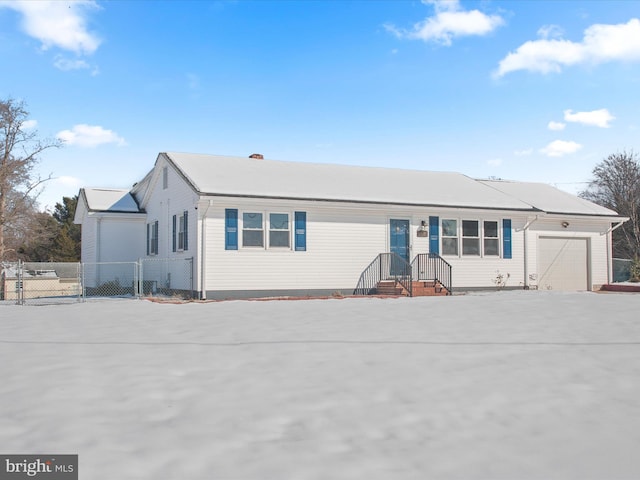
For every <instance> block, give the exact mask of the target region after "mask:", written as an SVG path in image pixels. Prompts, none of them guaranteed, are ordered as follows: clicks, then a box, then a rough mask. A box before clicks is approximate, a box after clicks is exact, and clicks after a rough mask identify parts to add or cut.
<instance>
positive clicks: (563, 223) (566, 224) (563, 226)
mask: <svg viewBox="0 0 640 480" xmlns="http://www.w3.org/2000/svg"><path fill="white" fill-rule="evenodd" d="M568 226H569V222H567V221H566V220H565V221H564V222H562V228H567V227H568Z"/></svg>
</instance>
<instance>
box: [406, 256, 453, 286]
mask: <svg viewBox="0 0 640 480" xmlns="http://www.w3.org/2000/svg"><path fill="white" fill-rule="evenodd" d="M451 270H452V269H451V265H450V264H449V263H448V262H447V261H446V260H445V259H444V258H442V257H441V256H440V255H438V254H437V253H419V254H418V255H416V257H415V258H414V259H413V261H412V262H411V271H412V278H413V280H414V281H433V282H438V283H440V285H442V286H443V287H444V288H445V289H446V290H447V295H451V293H452V291H453V285H452V283H451Z"/></svg>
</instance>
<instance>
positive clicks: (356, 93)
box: [0, 0, 640, 206]
mask: <svg viewBox="0 0 640 480" xmlns="http://www.w3.org/2000/svg"><path fill="white" fill-rule="evenodd" d="M639 19H640V2H636V1H615V0H609V1H584V2H581V1H575V0H573V1H564V2H563V1H544V0H538V1H534V0H530V1H491V0H486V1H480V2H475V1H464V0H460V1H422V2H421V1H383V0H377V1H376V0H371V1H365V0H361V1H338V0H331V1H321V0H317V1H294V0H289V1H266V0H262V1H258V0H255V1H216V2H206V1H180V2H177V1H176V2H174V1H168V0H165V1H156V2H153V1H126V0H118V1H77V2H76V1H37V0H27V1H18V0H10V1H4V0H0V62H1V64H2V65H3V68H2V75H0V98H7V97H12V98H16V99H21V100H24V101H25V102H26V103H27V105H28V109H29V111H30V112H31V117H30V125H28V126H29V127H31V126H33V128H37V130H38V132H39V134H40V135H41V136H43V137H50V138H55V137H57V138H60V139H61V140H63V141H64V142H65V147H64V148H61V149H58V150H50V151H47V152H45V153H44V154H43V155H42V157H41V162H40V164H39V166H38V171H39V172H40V173H41V174H42V175H43V176H46V175H48V174H50V173H52V174H53V176H54V177H56V178H55V179H54V180H52V181H50V182H49V183H48V186H47V188H46V189H45V191H44V192H43V193H42V195H41V197H40V200H41V204H42V205H43V206H47V205H53V204H55V202H56V201H59V200H60V199H61V198H62V196H63V195H67V196H69V195H73V194H75V193H77V191H78V189H79V187H81V186H87V187H95V186H102V187H118V188H128V187H130V186H131V185H132V184H133V183H134V182H136V181H138V180H140V179H141V178H142V177H143V176H144V175H145V174H146V172H147V171H149V170H150V169H151V168H152V166H153V163H154V161H155V159H156V156H157V154H158V152H161V151H184V152H194V153H211V154H222V155H237V156H247V155H249V154H251V153H262V154H264V155H265V158H268V159H276V160H288V161H299V162H323V163H341V164H354V165H370V166H383V167H398V168H410V169H421V170H445V171H457V172H461V173H464V174H466V175H469V176H472V177H477V178H486V177H498V178H504V179H513V180H523V181H536V182H544V183H550V184H554V185H556V186H558V187H559V188H562V189H565V190H567V191H570V192H572V193H575V192H578V191H579V190H581V189H583V188H584V187H585V184H584V183H583V182H587V181H588V180H589V179H590V178H591V172H592V170H593V167H594V166H595V165H596V164H597V163H598V162H599V161H601V160H602V159H603V158H605V157H606V156H607V155H609V154H611V153H616V152H619V151H622V150H632V149H635V150H636V151H640V145H638V141H637V138H638V133H639V130H638V129H639V128H640V94H639V93H638V92H639V91H640V20H639Z"/></svg>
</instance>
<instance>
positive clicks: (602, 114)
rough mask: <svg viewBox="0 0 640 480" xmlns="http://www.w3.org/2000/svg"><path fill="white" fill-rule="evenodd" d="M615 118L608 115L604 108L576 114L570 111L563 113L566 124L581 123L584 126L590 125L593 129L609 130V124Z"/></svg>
mask: <svg viewBox="0 0 640 480" xmlns="http://www.w3.org/2000/svg"><path fill="white" fill-rule="evenodd" d="M615 118H616V117H614V116H613V115H611V113H609V110H607V109H606V108H601V109H600V110H592V111H591V112H576V113H573V111H572V110H565V111H564V119H565V121H567V122H576V123H582V124H584V125H592V126H594V127H600V128H609V127H610V126H611V125H609V122H611V121H612V120H615Z"/></svg>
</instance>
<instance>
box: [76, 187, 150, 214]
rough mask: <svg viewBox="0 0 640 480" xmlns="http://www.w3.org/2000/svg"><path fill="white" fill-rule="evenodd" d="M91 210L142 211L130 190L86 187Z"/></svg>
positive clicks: (88, 205) (88, 204)
mask: <svg viewBox="0 0 640 480" xmlns="http://www.w3.org/2000/svg"><path fill="white" fill-rule="evenodd" d="M83 190H84V195H85V198H86V199H87V207H88V208H89V210H93V211H100V212H134V213H137V212H139V211H140V209H139V208H138V204H137V203H136V201H135V200H134V198H133V196H132V195H131V193H130V192H129V190H121V189H110V188H84V189H83Z"/></svg>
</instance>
